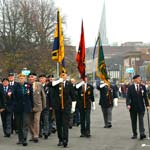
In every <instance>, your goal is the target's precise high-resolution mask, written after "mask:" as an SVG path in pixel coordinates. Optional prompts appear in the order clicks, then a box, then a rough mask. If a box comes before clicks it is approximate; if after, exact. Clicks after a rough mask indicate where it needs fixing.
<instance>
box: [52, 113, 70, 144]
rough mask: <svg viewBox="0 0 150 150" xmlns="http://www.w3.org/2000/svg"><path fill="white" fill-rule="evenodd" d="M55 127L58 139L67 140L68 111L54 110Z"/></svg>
mask: <svg viewBox="0 0 150 150" xmlns="http://www.w3.org/2000/svg"><path fill="white" fill-rule="evenodd" d="M55 116H56V127H57V135H58V138H59V141H66V142H68V134H69V130H68V127H69V117H70V111H66V110H55Z"/></svg>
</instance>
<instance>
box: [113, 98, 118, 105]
mask: <svg viewBox="0 0 150 150" xmlns="http://www.w3.org/2000/svg"><path fill="white" fill-rule="evenodd" d="M113 102H114V106H115V107H117V106H118V98H114V100H113Z"/></svg>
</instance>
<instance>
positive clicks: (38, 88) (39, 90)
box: [28, 73, 46, 143]
mask: <svg viewBox="0 0 150 150" xmlns="http://www.w3.org/2000/svg"><path fill="white" fill-rule="evenodd" d="M28 79H29V83H30V84H32V86H33V110H32V113H31V115H30V133H31V139H30V141H33V142H35V143H38V142H39V139H38V138H39V132H40V116H41V112H42V110H43V109H44V108H45V107H46V95H45V92H44V89H43V87H42V85H41V83H40V82H37V81H36V80H37V76H36V74H35V73H30V74H29V76H28Z"/></svg>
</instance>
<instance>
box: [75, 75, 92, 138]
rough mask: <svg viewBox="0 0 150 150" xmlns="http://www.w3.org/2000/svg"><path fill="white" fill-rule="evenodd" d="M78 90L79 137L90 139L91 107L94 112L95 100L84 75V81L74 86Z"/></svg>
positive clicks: (90, 86)
mask: <svg viewBox="0 0 150 150" xmlns="http://www.w3.org/2000/svg"><path fill="white" fill-rule="evenodd" d="M76 88H77V89H78V101H77V105H78V108H79V111H80V123H81V129H80V132H81V135H80V137H88V138H89V137H91V131H90V124H91V121H90V120H91V119H90V118H91V105H92V109H93V110H95V99H94V94H93V90H94V88H93V86H92V85H90V84H89V83H88V82H87V76H86V75H85V81H82V82H80V83H78V84H77V85H76Z"/></svg>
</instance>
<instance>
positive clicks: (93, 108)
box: [92, 102, 96, 111]
mask: <svg viewBox="0 0 150 150" xmlns="http://www.w3.org/2000/svg"><path fill="white" fill-rule="evenodd" d="M95 109H96V106H95V102H92V111H94V110H95Z"/></svg>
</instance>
